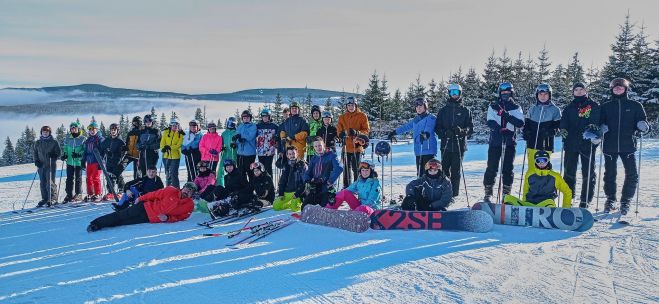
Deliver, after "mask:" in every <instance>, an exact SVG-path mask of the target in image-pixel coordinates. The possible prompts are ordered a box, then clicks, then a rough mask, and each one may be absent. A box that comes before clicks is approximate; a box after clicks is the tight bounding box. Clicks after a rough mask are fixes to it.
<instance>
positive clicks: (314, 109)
mask: <svg viewBox="0 0 659 304" xmlns="http://www.w3.org/2000/svg"><path fill="white" fill-rule="evenodd" d="M313 112H318V116H320V114H321V113H320V107H319V106H318V105H313V106H311V114H312V115H313Z"/></svg>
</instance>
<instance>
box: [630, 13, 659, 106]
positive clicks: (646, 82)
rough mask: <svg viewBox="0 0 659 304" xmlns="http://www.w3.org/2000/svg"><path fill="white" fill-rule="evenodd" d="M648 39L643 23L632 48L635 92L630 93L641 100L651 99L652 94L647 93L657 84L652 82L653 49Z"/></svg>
mask: <svg viewBox="0 0 659 304" xmlns="http://www.w3.org/2000/svg"><path fill="white" fill-rule="evenodd" d="M647 39H648V36H647V35H646V34H645V25H641V28H640V31H639V33H638V34H636V39H635V40H634V43H633V44H632V49H631V56H632V63H633V64H634V67H633V73H632V76H631V81H632V84H633V91H634V92H635V94H630V97H631V98H632V99H635V100H637V101H639V102H644V101H645V100H647V99H649V98H648V97H650V96H648V95H647V94H645V93H646V92H648V91H649V90H650V89H651V88H653V87H654V86H656V85H657V84H653V83H652V80H653V74H652V67H653V62H652V60H653V58H652V55H653V54H652V53H653V50H652V48H651V47H650V43H649V42H648V40H647Z"/></svg>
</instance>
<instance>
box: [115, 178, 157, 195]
mask: <svg viewBox="0 0 659 304" xmlns="http://www.w3.org/2000/svg"><path fill="white" fill-rule="evenodd" d="M131 187H135V189H137V192H139V193H140V194H146V193H149V192H153V191H156V190H160V189H162V188H165V185H164V184H163V183H162V179H160V176H157V175H156V177H154V178H149V177H148V176H143V177H141V178H138V179H134V180H132V181H130V182H127V183H126V185H124V192H125V191H128V190H129V189H130V188H131Z"/></svg>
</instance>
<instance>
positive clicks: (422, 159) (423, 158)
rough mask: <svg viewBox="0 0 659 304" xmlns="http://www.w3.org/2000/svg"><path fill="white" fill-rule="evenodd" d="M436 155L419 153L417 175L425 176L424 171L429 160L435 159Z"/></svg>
mask: <svg viewBox="0 0 659 304" xmlns="http://www.w3.org/2000/svg"><path fill="white" fill-rule="evenodd" d="M434 157H435V155H433V154H427V155H417V156H416V176H418V177H421V176H423V173H424V172H425V171H426V163H427V162H428V161H429V160H431V159H433V158H434ZM442 170H443V169H442Z"/></svg>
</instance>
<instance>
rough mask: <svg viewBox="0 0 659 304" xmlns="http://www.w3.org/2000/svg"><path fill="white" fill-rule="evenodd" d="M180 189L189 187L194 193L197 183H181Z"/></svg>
mask: <svg viewBox="0 0 659 304" xmlns="http://www.w3.org/2000/svg"><path fill="white" fill-rule="evenodd" d="M181 189H189V190H190V191H192V193H193V194H194V193H196V192H197V185H195V183H193V182H187V183H185V184H183V188H181Z"/></svg>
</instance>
